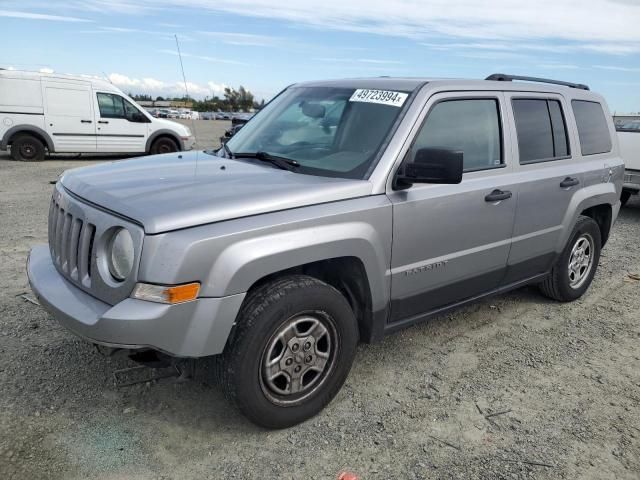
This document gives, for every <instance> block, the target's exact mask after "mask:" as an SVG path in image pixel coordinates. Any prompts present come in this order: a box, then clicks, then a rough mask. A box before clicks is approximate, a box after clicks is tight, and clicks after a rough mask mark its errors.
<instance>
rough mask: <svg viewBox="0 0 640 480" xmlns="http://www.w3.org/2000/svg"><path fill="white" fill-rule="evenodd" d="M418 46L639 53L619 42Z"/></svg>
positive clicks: (639, 45) (426, 44) (632, 45)
mask: <svg viewBox="0 0 640 480" xmlns="http://www.w3.org/2000/svg"><path fill="white" fill-rule="evenodd" d="M420 45H422V46H424V47H428V48H429V49H431V50H443V51H448V50H457V51H461V50H463V51H464V50H487V51H505V52H514V51H519V52H543V53H551V54H564V53H576V52H580V51H583V52H584V51H587V52H598V53H607V54H611V55H627V54H632V53H638V52H640V43H637V44H636V43H629V44H622V43H619V42H602V43H578V42H574V43H558V44H551V43H548V42H541V43H532V42H530V41H529V42H519V41H514V42H509V43H507V42H495V41H493V42H442V43H438V42H420Z"/></svg>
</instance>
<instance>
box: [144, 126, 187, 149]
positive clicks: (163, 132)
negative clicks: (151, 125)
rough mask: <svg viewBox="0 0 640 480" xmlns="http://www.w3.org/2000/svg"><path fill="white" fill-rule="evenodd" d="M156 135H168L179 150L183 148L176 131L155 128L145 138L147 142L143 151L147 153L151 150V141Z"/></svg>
mask: <svg viewBox="0 0 640 480" xmlns="http://www.w3.org/2000/svg"><path fill="white" fill-rule="evenodd" d="M158 137H170V138H171V139H172V140H173V141H175V142H176V145H178V149H179V150H180V151H183V150H184V142H183V141H182V139H181V138H180V136H179V135H177V134H176V132H174V131H173V130H169V129H162V130H156V131H155V132H153V133H152V134H151V135H149V138H147V144H146V146H145V151H146V152H147V153H149V152H150V151H151V145H153V142H154V141H155V140H156V139H157V138H158Z"/></svg>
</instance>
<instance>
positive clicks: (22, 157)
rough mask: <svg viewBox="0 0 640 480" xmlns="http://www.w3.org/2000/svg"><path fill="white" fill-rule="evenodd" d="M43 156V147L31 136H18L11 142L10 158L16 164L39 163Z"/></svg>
mask: <svg viewBox="0 0 640 480" xmlns="http://www.w3.org/2000/svg"><path fill="white" fill-rule="evenodd" d="M44 154H45V150H44V145H43V144H42V142H41V141H40V140H39V139H37V138H36V137H34V136H33V135H28V134H23V135H18V136H17V137H16V138H14V139H13V141H12V142H11V158H13V159H14V160H16V161H18V162H41V161H42V160H44Z"/></svg>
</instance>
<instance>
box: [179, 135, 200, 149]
mask: <svg viewBox="0 0 640 480" xmlns="http://www.w3.org/2000/svg"><path fill="white" fill-rule="evenodd" d="M180 139H181V140H182V149H183V150H184V151H189V150H193V148H194V147H195V146H196V137H195V136H194V135H191V136H190V137H180Z"/></svg>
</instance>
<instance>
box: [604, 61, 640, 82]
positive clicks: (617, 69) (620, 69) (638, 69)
mask: <svg viewBox="0 0 640 480" xmlns="http://www.w3.org/2000/svg"><path fill="white" fill-rule="evenodd" d="M593 68H598V69H600V70H612V71H614V72H634V73H635V72H640V67H620V66H617V65H594V66H593ZM636 83H638V82H636Z"/></svg>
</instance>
